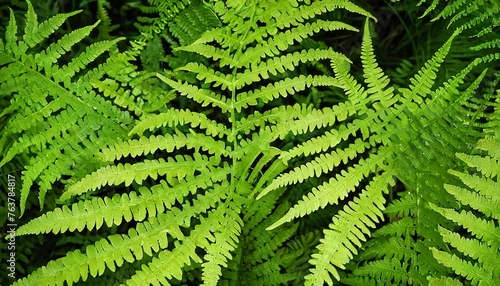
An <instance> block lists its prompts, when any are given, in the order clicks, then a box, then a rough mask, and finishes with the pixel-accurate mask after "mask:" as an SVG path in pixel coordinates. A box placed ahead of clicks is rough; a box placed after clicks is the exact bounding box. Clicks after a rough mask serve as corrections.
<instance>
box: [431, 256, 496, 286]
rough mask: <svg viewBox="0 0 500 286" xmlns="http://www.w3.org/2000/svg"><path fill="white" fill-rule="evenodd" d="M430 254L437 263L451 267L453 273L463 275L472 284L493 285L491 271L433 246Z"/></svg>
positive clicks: (493, 280)
mask: <svg viewBox="0 0 500 286" xmlns="http://www.w3.org/2000/svg"><path fill="white" fill-rule="evenodd" d="M431 250H432V255H433V256H434V257H435V258H436V259H437V261H439V263H441V264H443V265H446V266H449V267H453V268H454V270H455V273H457V274H458V275H461V276H463V277H465V278H466V279H467V280H470V281H471V282H472V284H473V285H479V283H480V282H481V285H491V286H493V285H495V284H496V282H498V281H495V279H494V278H492V277H491V273H489V272H487V271H484V270H482V269H481V268H479V267H477V265H475V264H474V263H472V262H470V261H466V260H462V259H460V258H459V257H458V256H456V255H453V254H449V253H446V252H443V251H438V250H437V249H435V248H432V249H431Z"/></svg>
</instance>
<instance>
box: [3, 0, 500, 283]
mask: <svg viewBox="0 0 500 286" xmlns="http://www.w3.org/2000/svg"><path fill="white" fill-rule="evenodd" d="M422 2H425V1H422ZM437 2H438V1H434V2H433V4H432V5H431V7H430V8H429V9H430V10H432V9H434V7H437ZM458 2H459V1H458ZM27 3H28V11H27V13H26V24H25V25H24V27H25V29H24V33H23V35H22V39H21V38H18V36H17V33H18V31H17V30H18V28H17V23H16V19H15V17H14V14H13V12H12V11H11V13H10V19H9V25H8V26H7V29H6V32H5V44H4V42H3V41H0V44H1V45H0V96H2V97H8V98H9V99H10V105H9V106H8V107H7V108H6V109H5V110H3V111H2V112H1V113H0V123H2V124H3V122H5V128H3V129H2V131H0V148H1V150H2V151H1V152H2V153H1V154H2V159H1V160H0V167H1V166H11V165H12V164H15V163H22V162H24V161H26V164H25V165H26V168H25V170H24V171H23V178H22V180H23V185H22V187H21V201H20V202H21V211H22V212H24V211H25V210H26V209H27V208H29V207H30V205H29V202H30V201H29V196H30V193H31V192H33V190H38V191H39V204H40V206H41V207H43V205H44V200H45V197H47V198H50V203H48V202H47V203H46V205H47V206H49V207H50V209H49V210H47V211H46V212H44V213H43V214H42V215H40V216H39V217H37V218H34V219H31V220H30V221H28V222H27V223H25V224H24V225H22V226H21V227H19V229H18V230H17V235H42V234H44V235H49V234H62V233H64V234H68V233H73V234H78V235H82V236H84V235H89V234H90V235H94V234H95V235H94V239H93V240H92V241H86V242H85V244H84V245H83V244H82V246H81V248H80V249H75V250H72V251H70V252H68V253H67V254H66V255H65V256H62V257H61V258H58V259H55V260H52V261H50V262H49V263H48V264H47V265H46V266H42V267H41V268H38V269H36V270H34V271H33V272H31V273H30V274H29V275H27V276H26V277H24V278H21V279H19V280H17V281H16V282H15V283H14V284H13V285H63V284H65V283H66V284H68V285H72V284H73V283H94V281H99V280H100V281H106V283H108V280H106V279H110V280H109V283H110V284H120V285H180V284H183V285H184V284H186V285H190V284H193V285H194V284H195V285H325V284H327V285H334V284H336V283H337V281H341V283H347V284H352V285H376V284H377V283H384V284H417V285H424V284H427V283H431V284H434V285H438V284H439V283H443V284H442V285H455V284H457V283H458V282H460V281H465V280H469V281H471V283H472V284H478V283H479V282H480V281H481V282H482V283H485V284H490V285H495V283H497V282H498V281H499V280H498V279H499V278H498V277H499V276H498V275H499V272H498V268H497V265H498V264H499V261H500V257H499V256H498V253H497V251H496V250H498V247H499V246H500V243H499V241H498V237H499V233H498V227H497V226H498V221H497V220H498V218H499V217H500V212H499V210H498V208H497V207H496V206H497V204H498V201H499V200H500V198H499V195H498V194H497V193H496V192H495V190H496V189H498V177H500V171H499V170H500V169H499V167H498V166H499V165H498V163H499V159H500V158H499V156H498V155H499V153H498V151H497V150H496V148H495V146H497V145H498V142H499V139H498V134H499V132H498V130H497V129H495V128H498V126H500V123H498V122H500V116H498V115H497V111H498V107H499V106H498V93H494V89H495V88H494V86H491V87H489V88H490V90H491V92H490V93H489V94H485V95H484V97H479V96H477V93H478V91H480V90H481V82H482V81H483V79H485V78H487V76H488V71H487V70H482V71H480V72H478V73H477V76H476V77H474V79H473V80H468V79H467V77H468V76H470V74H471V72H472V71H475V70H476V67H478V66H481V65H482V64H485V63H489V62H492V61H495V60H497V59H498V58H500V57H499V56H498V54H495V53H494V52H493V53H489V54H487V55H481V56H478V57H477V58H476V59H475V60H474V61H472V62H470V63H465V65H464V68H463V69H462V70H461V71H460V72H459V73H457V74H456V75H454V76H452V77H448V78H444V80H441V79H440V78H439V70H440V68H441V67H442V66H443V65H444V63H445V59H446V57H447V55H448V53H449V51H450V49H451V47H452V43H453V41H454V40H455V39H456V38H457V37H460V36H461V34H460V33H462V32H464V31H465V30H466V29H468V28H470V27H472V26H474V25H475V24H474V23H476V22H480V21H485V19H489V17H491V15H493V14H494V13H495V12H492V13H493V14H491V15H490V14H483V15H482V18H477V19H475V20H471V21H472V22H469V23H468V24H467V25H465V26H464V27H462V28H457V29H456V30H454V32H453V33H452V35H451V37H450V38H449V39H448V40H447V41H446V42H445V43H444V44H443V45H442V46H441V47H440V48H439V49H438V50H437V51H436V52H435V54H434V56H433V57H432V58H430V59H429V60H428V61H427V62H426V63H425V64H424V65H423V66H422V67H421V68H420V69H419V70H418V71H417V72H416V74H415V75H414V76H413V77H412V78H410V79H409V82H410V84H409V86H407V87H402V86H400V85H396V84H393V83H392V82H391V79H390V78H389V76H388V75H386V73H385V72H384V70H383V69H382V67H381V66H380V65H379V63H378V61H377V58H376V55H375V49H374V47H373V42H372V36H371V34H370V23H371V21H372V20H376V19H375V18H374V17H373V16H372V15H371V14H370V13H369V12H368V11H366V10H364V9H363V8H361V7H359V6H357V5H356V4H354V3H353V2H351V1H349V0H319V1H310V0H301V1H297V0H277V1H264V0H253V1H248V0H228V1H197V0H193V1H189V0H183V1H173V2H172V1H170V2H168V3H167V2H165V1H156V0H148V3H149V6H144V5H139V6H138V7H139V8H140V9H141V11H142V12H144V13H146V14H148V15H150V16H151V15H153V14H157V15H158V17H156V18H155V17H154V16H152V17H149V18H146V17H144V18H142V20H141V24H140V25H138V28H139V30H140V31H141V36H139V37H137V38H136V39H134V40H133V41H131V42H130V47H129V49H128V50H127V51H126V52H120V51H119V50H118V49H117V48H116V44H117V43H118V42H119V41H122V40H123V38H116V39H113V38H112V37H111V36H110V34H109V32H110V31H112V29H113V26H112V25H111V22H110V19H109V17H108V15H107V14H106V9H105V7H106V3H107V2H106V1H98V15H99V19H101V20H102V22H103V23H96V24H95V25H91V26H88V27H83V28H80V29H76V30H74V31H72V32H70V33H68V34H66V35H65V36H63V37H61V38H60V39H59V40H57V41H55V42H53V43H52V44H50V45H48V47H47V48H45V49H43V48H42V44H43V43H44V42H46V41H47V39H48V38H49V37H50V36H52V34H53V33H54V32H55V31H56V30H57V29H58V28H59V27H61V26H62V25H63V23H64V22H65V21H66V20H67V19H68V18H69V17H71V16H73V15H75V14H76V13H78V12H73V13H66V14H57V15H56V16H54V17H52V18H50V19H49V20H46V21H45V22H43V23H40V24H39V23H38V20H37V15H36V13H35V11H34V8H33V6H32V5H31V3H30V2H29V1H28V2H27ZM478 5H479V4H478ZM491 5H493V6H494V4H491ZM493 6H492V7H493ZM460 7H461V4H460V5H458V4H456V6H455V8H453V9H452V10H453V11H452V10H450V12H443V13H445V14H446V13H454V12H455V10H456V8H460ZM497 8H498V7H497ZM467 9H469V10H470V7H468V8H467ZM430 10H429V11H430ZM448 10H449V9H448ZM469 10H465V11H469ZM339 11H342V12H343V13H346V14H348V15H351V14H352V15H357V16H358V17H359V16H362V17H363V18H366V21H365V24H364V27H363V29H361V30H362V34H363V37H362V43H361V50H360V52H361V68H362V72H361V74H360V75H361V76H359V77H358V76H355V73H354V72H352V71H351V70H350V69H351V65H352V64H353V61H354V60H353V61H351V60H350V59H349V58H347V57H346V56H345V55H344V54H342V53H339V52H337V51H335V50H334V49H332V48H329V47H326V46H325V45H317V46H314V45H313V46H312V47H311V46H309V45H308V44H307V42H305V41H306V39H308V38H314V37H316V36H317V35H324V34H330V33H338V32H339V31H342V33H354V32H357V31H358V29H357V28H356V27H353V26H351V25H348V24H345V23H343V22H341V21H335V20H333V18H334V17H333V16H335V15H337V14H338V13H337V12H339ZM469 12H470V11H469ZM469 12H464V13H466V14H467V13H469ZM443 15H444V14H443ZM446 15H448V14H446ZM450 15H451V14H450ZM464 16H466V15H464ZM456 17H461V16H456ZM474 21H476V22H474ZM100 25H102V26H100ZM95 28H98V29H100V30H99V31H100V33H99V38H100V39H105V40H103V41H98V42H95V43H93V44H91V45H89V46H87V47H86V49H85V50H84V51H83V52H82V53H80V54H78V55H76V56H75V57H73V58H70V59H68V63H67V64H62V63H60V62H62V61H63V58H66V54H67V53H68V52H70V51H71V50H72V49H73V48H74V47H75V45H77V44H82V41H83V39H84V38H86V37H88V36H89V35H90V34H91V32H92V31H93V30H94V29H95ZM164 40H165V41H166V42H168V43H169V44H170V48H171V49H173V50H172V51H170V53H168V51H167V50H165V49H164V46H163V41H164ZM488 45H490V46H492V47H494V46H495V43H490V44H484V46H478V47H477V49H480V50H485V47H487V46H488ZM105 53H108V54H109V57H108V58H107V59H104V60H102V58H104V56H103V54H105ZM150 53H151V54H150ZM99 60H102V61H101V62H99ZM134 61H141V63H142V68H143V69H144V70H143V71H140V70H138V67H137V66H136V65H135V64H134ZM96 63H100V64H96ZM164 64H165V65H164ZM328 65H329V66H330V67H331V71H330V70H328V69H329V68H327V67H328ZM318 66H321V67H320V68H317V67H318ZM161 67H165V68H166V69H165V70H162V68H161ZM497 79H498V78H497ZM324 91H335V94H342V96H339V97H338V98H335V101H333V102H335V103H333V104H327V102H330V101H326V100H325V102H323V103H322V104H321V105H320V106H316V105H313V104H311V101H308V100H304V98H307V97H310V96H311V95H313V94H315V93H318V92H319V93H323V92H324ZM325 94H327V92H325ZM304 102H306V103H304ZM485 110H488V112H489V110H494V112H489V113H488V112H486V111H485ZM485 122H486V123H485ZM484 134H488V135H484ZM478 140H479V143H478V144H477V146H478V147H479V148H480V150H479V151H476V153H474V152H473V148H472V147H473V146H474V145H475V144H476V143H477V142H478ZM481 150H482V151H481ZM480 152H483V153H482V154H481V153H480ZM485 153H486V155H485ZM466 154H467V155H466ZM457 158H459V159H460V160H457ZM467 168H475V169H476V170H477V171H473V172H465V171H464V170H466V169H467ZM448 170H454V171H448ZM459 170H461V171H459ZM443 182H445V184H443ZM400 185H404V190H405V192H402V193H397V194H395V192H396V190H398V189H399V188H401V187H400ZM61 186H62V187H61ZM395 195H396V198H394V196H395ZM57 198H58V199H57ZM56 203H60V204H62V206H61V205H59V206H55V204H56ZM479 214H481V215H479ZM318 217H320V219H318ZM325 218H326V220H325ZM315 224H318V225H320V229H321V230H322V231H320V230H318V229H317V228H315V227H314V225H315ZM457 225H458V226H457ZM457 229H465V230H467V231H468V233H466V232H459V233H458V232H454V231H456V230H457ZM450 246H451V247H452V248H454V249H456V251H453V252H448V250H449V249H451V248H450ZM119 271H123V272H127V274H126V275H123V276H120V275H113V274H114V273H122V272H119ZM452 271H454V272H455V274H456V275H454V274H453V272H452ZM457 275H458V276H457ZM459 276H463V277H464V279H465V280H460V281H459V279H458V278H459ZM103 283H104V282H103Z"/></svg>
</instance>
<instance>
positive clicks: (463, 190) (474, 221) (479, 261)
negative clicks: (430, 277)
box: [431, 112, 500, 285]
mask: <svg viewBox="0 0 500 286" xmlns="http://www.w3.org/2000/svg"><path fill="white" fill-rule="evenodd" d="M496 113H497V122H498V118H500V117H498V112H496ZM495 129H496V130H494V133H493V134H490V135H489V136H487V137H485V138H483V139H481V140H479V142H478V145H477V147H478V149H479V150H481V151H482V153H484V155H481V154H477V155H468V154H464V153H457V157H458V158H459V159H460V160H462V161H463V162H465V163H466V164H467V166H468V167H469V168H470V170H471V171H470V172H459V171H455V170H450V173H451V174H452V175H454V176H456V177H458V178H459V179H460V180H461V181H462V183H463V184H462V185H458V184H457V185H451V184H446V185H445V188H446V191H447V192H448V193H450V194H452V195H453V196H454V197H455V198H456V199H457V201H458V202H460V207H457V208H455V209H451V208H445V207H442V206H438V205H435V204H433V205H431V208H432V209H434V210H435V211H436V212H438V213H440V214H441V215H443V216H444V217H446V218H447V219H449V220H451V221H453V222H454V224H455V225H458V228H451V227H448V228H446V227H442V226H440V227H439V233H440V234H441V235H442V237H443V240H444V241H445V242H446V243H447V244H449V245H450V246H451V247H452V249H456V252H455V251H450V250H448V249H444V250H440V249H439V248H437V247H432V248H431V250H432V254H433V256H434V257H435V258H436V260H437V261H438V262H439V263H441V264H443V265H445V266H447V267H449V268H451V269H453V271H454V272H455V273H456V274H457V275H460V276H462V277H464V278H465V279H466V280H468V281H470V282H471V283H472V285H497V284H498V283H500V272H499V271H498V265H499V263H500V255H499V253H498V249H499V247H500V239H499V234H500V227H499V226H498V220H499V219H500V210H499V208H498V205H499V203H500V194H499V192H498V190H500V186H499V184H498V178H500V156H499V153H498V146H500V137H499V134H500V133H499V132H498V131H499V130H498V127H497V128H495ZM434 285H438V284H434Z"/></svg>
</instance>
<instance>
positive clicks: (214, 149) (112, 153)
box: [101, 133, 229, 161]
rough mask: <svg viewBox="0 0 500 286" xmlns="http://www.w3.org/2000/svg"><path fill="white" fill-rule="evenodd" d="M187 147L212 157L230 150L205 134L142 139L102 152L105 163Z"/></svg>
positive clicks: (222, 154) (225, 154)
mask: <svg viewBox="0 0 500 286" xmlns="http://www.w3.org/2000/svg"><path fill="white" fill-rule="evenodd" d="M181 147H187V148H189V149H196V150H203V151H207V152H208V154H210V155H216V156H227V155H228V154H229V150H227V147H226V146H225V144H224V143H223V142H221V141H215V140H214V139H213V138H212V137H210V136H205V135H203V134H196V133H193V134H187V135H185V134H182V133H180V134H176V135H173V136H172V135H168V134H166V135H165V136H162V135H158V136H154V135H153V136H150V137H147V138H146V137H141V138H140V139H138V140H136V139H132V140H129V141H125V142H122V143H118V144H115V145H113V146H111V147H109V148H106V149H104V150H103V151H102V152H101V158H102V160H103V161H113V160H119V159H120V158H121V157H127V156H132V157H137V156H139V155H147V154H153V153H154V152H156V151H157V150H166V151H167V152H172V151H173V150H174V149H180V148H181Z"/></svg>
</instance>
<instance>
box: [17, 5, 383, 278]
mask: <svg viewBox="0 0 500 286" xmlns="http://www.w3.org/2000/svg"><path fill="white" fill-rule="evenodd" d="M283 5H285V6H286V7H288V9H285V10H283ZM335 9H346V10H348V11H351V12H354V13H360V14H362V15H364V16H368V17H370V14H369V13H367V12H366V11H364V10H363V9H361V8H359V7H358V6H356V5H354V4H352V3H350V2H348V1H315V2H310V1H305V3H303V2H300V4H299V3H297V2H295V1H278V2H276V3H273V5H269V3H267V1H263V2H259V1H253V2H251V4H250V5H242V3H240V2H238V1H228V2H227V5H226V4H224V3H222V2H217V3H216V4H215V5H214V9H213V10H214V11H215V13H217V15H218V17H219V18H220V19H221V21H222V22H223V23H224V24H223V25H221V26H220V27H218V28H214V29H212V30H210V31H208V32H206V33H204V34H203V36H202V37H201V38H200V39H198V40H196V41H195V42H193V43H192V44H191V45H188V46H185V47H181V48H179V50H184V51H189V52H195V53H198V54H199V55H201V56H204V57H206V58H207V59H208V60H210V61H211V62H212V64H211V65H210V66H205V65H204V64H203V63H199V62H196V63H188V64H187V65H185V66H184V67H182V68H180V69H179V70H178V71H175V72H167V73H164V74H158V77H159V78H160V79H162V80H163V81H164V82H166V83H167V84H168V85H170V86H171V87H172V88H173V89H174V90H175V91H176V92H177V93H178V94H179V96H183V97H186V98H188V99H190V100H191V101H192V103H193V104H198V106H200V107H205V106H209V107H210V108H212V109H215V110H217V111H218V112H217V116H215V117H214V116H213V114H212V115H211V114H210V113H209V114H204V113H201V112H196V111H193V110H182V109H175V108H170V109H168V110H167V111H164V112H158V113H157V114H148V115H144V116H142V117H141V120H140V121H139V123H137V124H136V125H135V128H133V129H132V130H131V131H130V132H129V133H128V134H127V135H128V136H131V137H132V139H129V140H123V142H118V143H116V144H113V145H111V146H108V147H104V148H101V152H100V153H99V155H97V156H96V157H95V158H96V159H97V160H99V162H100V163H101V164H102V165H101V167H100V168H98V169H97V170H96V171H94V172H92V173H91V174H89V175H87V176H85V177H83V178H80V179H79V180H75V181H72V182H70V183H69V184H68V187H67V188H66V189H65V192H64V193H63V194H62V196H61V199H62V200H64V199H69V198H72V197H74V196H76V195H81V194H85V193H88V192H90V191H93V190H99V189H101V188H102V187H103V186H107V187H111V188H119V187H120V186H125V187H128V186H130V185H133V186H137V185H141V184H144V186H142V187H138V188H137V189H135V190H127V192H126V193H123V194H121V195H119V194H115V195H114V196H113V197H107V196H105V195H104V197H101V196H95V197H93V198H92V199H88V200H83V201H80V202H76V203H74V204H73V205H71V206H70V207H67V206H63V207H61V208H56V209H55V210H54V211H51V212H48V213H46V214H44V215H42V216H41V217H39V218H36V219H34V220H32V221H31V222H29V223H27V224H26V225H24V226H23V227H21V228H19V230H18V234H19V235H26V234H39V233H49V232H52V233H60V232H66V231H81V230H84V229H88V230H93V229H99V228H101V227H102V226H103V224H104V223H105V224H106V225H108V226H114V225H121V224H122V223H124V222H130V221H134V223H135V226H134V227H133V228H130V229H129V230H128V232H127V233H123V234H112V235H109V236H106V237H103V238H102V239H100V240H98V241H97V242H96V243H94V244H92V245H89V246H87V247H86V249H85V250H84V251H81V250H75V251H72V252H69V253H68V254H67V255H66V256H65V257H62V258H60V259H57V260H54V261H51V262H50V263H49V264H48V265H47V266H44V267H42V268H40V269H38V270H36V271H34V272H33V273H31V274H30V275H29V276H28V277H26V278H23V279H21V280H19V281H18V282H17V284H16V285H30V284H33V283H40V282H41V283H46V284H47V285H52V284H58V283H59V284H60V283H63V282H64V281H66V282H67V283H69V284H71V283H75V282H77V281H86V280H87V279H90V277H98V276H101V275H103V274H104V272H106V271H108V272H109V271H111V272H112V271H115V269H116V267H124V266H123V265H124V264H125V263H127V264H129V263H132V262H134V261H136V260H141V259H142V258H143V257H144V256H148V257H151V259H149V260H148V262H147V263H145V264H143V265H142V266H141V268H140V269H137V270H136V271H135V273H133V274H131V275H130V276H128V277H123V279H122V280H119V281H118V282H121V283H125V284H129V285H144V284H148V283H150V284H156V283H162V284H169V283H173V281H180V280H182V279H185V274H184V273H183V270H184V269H186V268H189V267H191V266H190V265H193V264H194V265H195V266H198V267H196V268H199V269H201V278H194V279H199V280H195V281H198V282H201V283H203V284H205V285H216V284H217V283H218V282H219V281H222V280H227V281H233V282H231V283H246V282H245V280H241V279H242V277H243V276H244V275H248V277H255V278H257V279H258V280H259V279H262V281H267V282H265V283H269V284H270V285H274V284H280V283H281V282H280V281H291V279H292V278H291V276H287V277H282V278H280V277H278V276H276V277H274V278H271V279H270V280H269V279H268V278H267V277H265V275H262V273H261V271H262V270H264V269H265V268H266V267H270V266H272V267H274V268H273V269H277V268H276V267H277V266H276V265H282V266H284V267H285V268H288V267H291V266H290V265H291V263H292V262H293V260H294V259H293V257H296V256H297V251H296V250H293V249H288V248H283V247H281V245H282V244H283V243H284V242H285V241H287V240H288V239H290V237H291V236H292V235H293V232H294V228H290V230H289V231H284V232H276V233H275V234H273V235H270V236H265V237H264V236H263V237H261V238H260V237H259V238H257V237H256V235H255V234H252V230H253V228H259V227H260V228H263V227H267V226H268V225H269V224H270V223H271V222H270V221H269V219H266V217H267V216H268V213H269V209H273V206H276V210H277V213H278V214H281V213H282V212H284V211H286V208H285V209H284V210H283V208H279V207H278V206H277V204H278V201H279V200H278V198H279V197H280V196H279V194H280V191H275V192H274V194H269V195H267V196H266V198H263V199H262V200H260V201H255V197H256V196H257V194H259V193H260V191H261V190H262V188H263V187H265V186H267V185H268V184H269V182H271V181H272V180H273V179H274V178H275V176H276V174H279V173H280V172H282V171H283V170H285V169H286V164H285V163H286V162H285V161H284V160H276V158H277V157H279V156H280V154H281V153H282V151H281V150H280V149H279V148H278V147H275V146H272V143H273V142H275V141H277V140H279V139H283V138H284V137H285V136H286V135H287V134H290V133H293V134H307V133H308V132H310V131H312V130H315V129H319V128H323V127H327V128H332V127H333V126H334V125H335V124H337V122H338V120H343V119H345V118H347V117H350V116H352V115H353V114H354V113H355V111H356V108H355V107H353V106H351V105H349V104H346V105H340V106H339V107H338V110H336V109H335V110H334V109H331V108H324V109H314V108H311V107H309V106H303V105H298V104H296V105H291V106H282V107H276V108H269V110H264V111H255V112H253V113H249V112H247V109H248V108H249V107H250V106H255V105H257V104H258V103H259V102H263V103H268V102H271V101H273V100H275V99H276V98H283V97H287V96H290V95H293V94H296V93H297V94H300V93H301V92H303V91H305V90H307V89H309V88H311V87H313V86H326V87H329V86H339V82H338V80H336V79H335V78H333V77H330V76H324V75H301V76H296V77H292V78H287V77H285V78H283V79H280V78H279V77H275V75H278V74H284V73H285V71H293V70H295V69H296V67H297V66H299V65H300V64H302V63H305V62H310V61H316V60H328V61H335V62H338V63H339V64H341V62H347V61H348V60H347V58H346V57H345V56H343V55H341V54H339V53H336V52H334V51H333V50H331V49H303V50H300V51H295V52H293V51H292V52H290V51H288V47H291V46H292V45H294V43H295V42H300V41H301V40H302V39H303V38H305V37H309V36H311V35H314V34H315V33H318V32H319V31H321V30H324V31H334V30H339V29H345V30H355V28H354V27H352V26H349V25H346V24H344V23H342V22H338V21H331V20H328V21H326V20H319V19H317V18H316V16H318V15H321V14H323V13H325V11H332V10H335ZM186 72H187V73H192V74H193V75H195V76H196V78H197V80H198V81H200V83H203V82H204V84H200V85H195V84H193V83H190V82H188V81H186V80H184V77H183V76H182V74H181V73H186ZM177 77H178V78H177ZM264 80H265V81H268V82H269V83H268V84H267V85H264V86H261V85H260V84H256V83H260V82H261V81H264ZM125 92H126V91H125ZM200 109H201V110H203V108H200ZM168 114H170V115H174V116H169V115H168ZM221 118H223V120H224V121H223V122H220V120H221ZM276 145H278V144H276ZM139 146H142V148H139ZM300 155H301V154H297V155H294V156H289V159H293V158H294V157H298V156H300ZM124 158H127V159H131V160H130V161H131V162H132V163H121V162H120V161H121V160H123V159H124ZM318 160H319V161H318V162H321V160H324V157H318ZM305 168H306V171H305V174H304V175H305V177H306V178H307V176H308V175H307V174H310V173H311V171H312V172H313V173H314V172H318V175H319V174H322V173H326V172H328V171H329V168H319V169H318V167H317V166H314V165H307V166H305ZM316 170H317V171H316ZM384 180H387V177H384ZM383 183H384V181H383V180H382V182H381V184H383ZM282 191H283V190H282ZM278 210H279V211H278ZM273 218H274V217H273ZM261 224H264V225H261ZM249 226H254V227H251V228H249ZM262 239H264V240H263V241H262ZM270 242H273V244H268V243H270ZM247 246H248V247H247ZM262 246H266V248H262ZM262 250H264V251H263V252H262ZM277 250H279V252H280V253H281V254H280V255H276V254H272V253H271V252H273V251H277ZM238 252H239V253H238ZM294 252H295V253H294ZM252 253H253V254H252ZM246 255H253V256H254V257H255V259H254V260H253V261H254V262H252V261H250V262H249V263H250V264H246V265H245V264H240V263H231V262H230V261H232V260H233V259H236V258H237V259H240V260H241V259H243V257H245V256H246ZM259 256H262V257H261V258H262V259H263V260H264V261H266V263H267V265H266V264H262V265H261V266H259V263H261V259H260V258H259ZM286 257H288V258H287V259H285V258H286ZM76 261H78V263H74V262H76ZM223 267H225V268H227V271H222V268H223ZM62 273H64V275H62ZM231 273H236V274H237V275H232V274H231ZM252 273H253V274H252ZM117 279H120V278H119V277H117ZM266 279H267V280H266ZM283 279H285V280H283Z"/></svg>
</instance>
